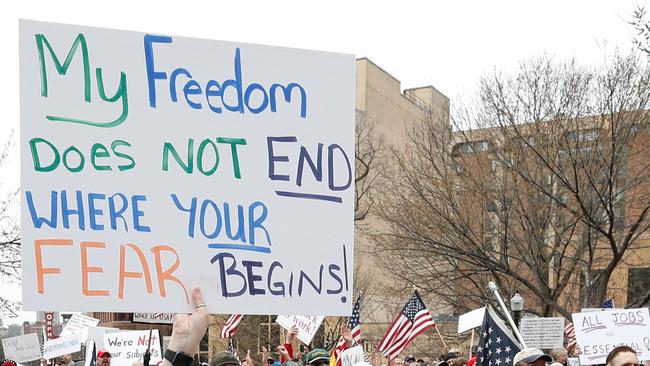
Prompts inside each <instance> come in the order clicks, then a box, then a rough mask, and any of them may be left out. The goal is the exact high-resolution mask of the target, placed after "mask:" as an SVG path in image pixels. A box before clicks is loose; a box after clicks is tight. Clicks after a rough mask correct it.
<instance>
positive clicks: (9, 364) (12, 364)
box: [0, 359, 18, 366]
mask: <svg viewBox="0 0 650 366" xmlns="http://www.w3.org/2000/svg"><path fill="white" fill-rule="evenodd" d="M0 366H18V365H17V364H16V361H14V360H9V359H4V360H2V362H1V363H0Z"/></svg>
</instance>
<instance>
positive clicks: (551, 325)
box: [519, 317, 564, 348]
mask: <svg viewBox="0 0 650 366" xmlns="http://www.w3.org/2000/svg"><path fill="white" fill-rule="evenodd" d="M519 331H520V332H521V336H522V337H523V338H524V342H525V343H526V347H535V348H558V347H562V345H563V343H564V318H562V317H558V318H522V319H521V325H520V326H519Z"/></svg>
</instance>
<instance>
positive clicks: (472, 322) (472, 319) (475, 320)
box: [458, 307, 485, 333]
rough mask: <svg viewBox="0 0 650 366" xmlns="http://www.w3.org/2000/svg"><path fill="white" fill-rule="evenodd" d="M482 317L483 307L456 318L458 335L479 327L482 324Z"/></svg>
mask: <svg viewBox="0 0 650 366" xmlns="http://www.w3.org/2000/svg"><path fill="white" fill-rule="evenodd" d="M484 316H485V307H482V308H478V309H475V310H472V311H470V312H467V313H465V314H463V315H461V316H460V317H459V318H458V333H463V332H466V331H468V330H470V329H473V328H477V327H480V326H481V325H482V324H483V317H484Z"/></svg>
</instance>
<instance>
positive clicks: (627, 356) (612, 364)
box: [605, 346, 640, 366]
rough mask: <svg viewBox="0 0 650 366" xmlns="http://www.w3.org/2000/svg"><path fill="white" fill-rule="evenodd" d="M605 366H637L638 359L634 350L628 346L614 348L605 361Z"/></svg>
mask: <svg viewBox="0 0 650 366" xmlns="http://www.w3.org/2000/svg"><path fill="white" fill-rule="evenodd" d="M605 362H606V363H607V366H632V365H636V366H638V365H639V363H640V362H639V357H638V356H637V353H636V351H635V350H634V348H632V347H629V346H618V347H615V348H614V349H613V350H612V351H611V352H610V353H609V354H608V355H607V358H606V359H605Z"/></svg>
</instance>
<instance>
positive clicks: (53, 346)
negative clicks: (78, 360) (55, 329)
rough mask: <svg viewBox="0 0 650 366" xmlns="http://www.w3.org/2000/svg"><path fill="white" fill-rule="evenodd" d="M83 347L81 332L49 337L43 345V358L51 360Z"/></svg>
mask: <svg viewBox="0 0 650 366" xmlns="http://www.w3.org/2000/svg"><path fill="white" fill-rule="evenodd" d="M80 349H81V339H80V334H78V333H75V334H71V335H69V336H66V337H59V338H56V339H48V340H47V341H45V344H44V345H43V358H45V359H47V360H51V359H53V358H55V357H59V356H63V355H65V354H66V353H75V352H78V351H79V350H80Z"/></svg>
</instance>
